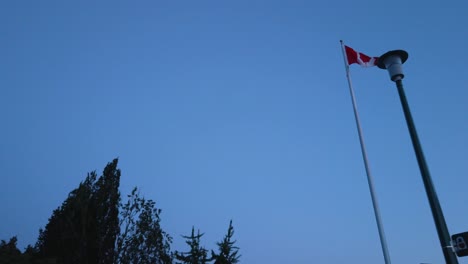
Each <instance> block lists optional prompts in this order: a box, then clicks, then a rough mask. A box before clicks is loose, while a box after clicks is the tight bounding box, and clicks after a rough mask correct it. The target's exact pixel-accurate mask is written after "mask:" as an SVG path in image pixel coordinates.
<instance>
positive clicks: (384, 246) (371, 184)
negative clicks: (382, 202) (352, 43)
mask: <svg viewBox="0 0 468 264" xmlns="http://www.w3.org/2000/svg"><path fill="white" fill-rule="evenodd" d="M340 43H341V50H342V52H343V59H344V65H345V69H346V78H347V79H348V86H349V93H350V95H351V101H352V103H353V110H354V117H355V119H356V127H357V130H358V134H359V142H360V144H361V152H362V159H363V160H364V166H365V168H366V175H367V183H368V184H369V191H370V194H371V199H372V206H373V207H374V214H375V221H376V222H377V228H378V230H379V237H380V244H381V246H382V252H383V255H384V259H385V264H390V263H391V261H390V254H389V253H388V247H387V240H386V238H385V232H384V228H383V224H382V218H381V216H380V210H379V204H378V203H377V196H376V193H375V189H374V179H373V177H372V174H371V171H370V168H369V161H368V159H367V151H366V147H365V145H364V138H363V136H362V128H361V121H360V120H359V114H358V111H357V105H356V98H355V96H354V90H353V85H352V83H351V77H350V75H349V65H348V60H347V56H346V52H345V47H344V44H343V41H342V40H340Z"/></svg>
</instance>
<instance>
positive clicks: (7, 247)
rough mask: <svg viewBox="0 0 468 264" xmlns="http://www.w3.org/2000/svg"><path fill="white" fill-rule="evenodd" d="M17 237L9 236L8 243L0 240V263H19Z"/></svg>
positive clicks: (19, 252)
mask: <svg viewBox="0 0 468 264" xmlns="http://www.w3.org/2000/svg"><path fill="white" fill-rule="evenodd" d="M16 242H18V239H17V238H16V236H14V237H12V238H10V240H9V241H8V243H7V242H6V241H5V240H2V241H1V242H0V263H1V264H7V263H21V261H22V256H21V251H20V250H19V249H18V248H17V247H16Z"/></svg>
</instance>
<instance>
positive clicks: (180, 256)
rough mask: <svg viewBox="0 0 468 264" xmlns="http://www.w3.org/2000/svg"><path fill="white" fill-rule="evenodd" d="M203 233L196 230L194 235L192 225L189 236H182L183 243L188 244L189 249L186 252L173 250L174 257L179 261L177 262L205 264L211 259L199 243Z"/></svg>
mask: <svg viewBox="0 0 468 264" xmlns="http://www.w3.org/2000/svg"><path fill="white" fill-rule="evenodd" d="M202 236H203V234H200V230H198V233H197V235H195V228H194V227H192V234H191V235H190V236H182V237H183V238H185V239H186V240H185V243H187V245H189V247H190V251H189V252H186V253H179V252H177V251H176V252H175V257H176V259H177V260H178V261H182V262H179V263H178V264H206V263H208V262H210V261H211V259H208V258H207V255H208V250H206V249H205V248H204V247H202V246H201V245H200V238H201V237H202Z"/></svg>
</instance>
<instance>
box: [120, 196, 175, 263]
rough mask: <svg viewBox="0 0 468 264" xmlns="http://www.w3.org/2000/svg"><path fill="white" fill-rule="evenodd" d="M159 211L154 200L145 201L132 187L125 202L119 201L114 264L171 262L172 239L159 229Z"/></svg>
mask: <svg viewBox="0 0 468 264" xmlns="http://www.w3.org/2000/svg"><path fill="white" fill-rule="evenodd" d="M160 214H161V210H160V209H157V208H156V207H155V202H154V201H152V200H145V199H144V198H142V197H140V195H139V193H138V191H137V188H134V189H133V191H132V193H131V194H130V195H128V201H127V202H126V203H125V204H122V211H121V213H120V215H121V217H120V227H121V233H120V235H119V237H118V239H117V261H116V263H122V264H132V263H141V264H149V263H151V264H171V263H172V254H171V252H170V243H171V242H172V238H171V236H169V235H168V234H167V233H166V232H164V231H163V230H162V229H161V226H160V217H159V215H160Z"/></svg>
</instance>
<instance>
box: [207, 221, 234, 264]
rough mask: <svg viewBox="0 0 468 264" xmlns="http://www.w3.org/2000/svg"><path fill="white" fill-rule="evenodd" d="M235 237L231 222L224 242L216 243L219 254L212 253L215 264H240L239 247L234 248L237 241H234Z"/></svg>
mask: <svg viewBox="0 0 468 264" xmlns="http://www.w3.org/2000/svg"><path fill="white" fill-rule="evenodd" d="M233 236H234V227H233V226H232V220H231V221H230V222H229V228H228V232H227V234H226V236H225V237H224V239H223V241H221V242H218V243H216V245H218V250H219V253H215V252H214V251H211V255H212V258H213V259H214V260H215V262H214V264H235V263H239V258H240V257H241V256H240V255H238V254H239V247H236V246H234V244H235V243H236V240H232V237H233Z"/></svg>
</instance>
